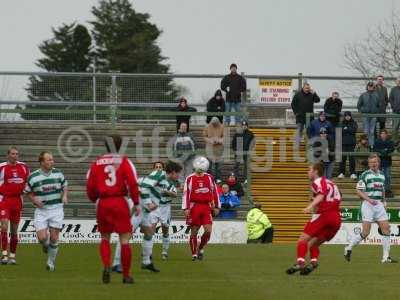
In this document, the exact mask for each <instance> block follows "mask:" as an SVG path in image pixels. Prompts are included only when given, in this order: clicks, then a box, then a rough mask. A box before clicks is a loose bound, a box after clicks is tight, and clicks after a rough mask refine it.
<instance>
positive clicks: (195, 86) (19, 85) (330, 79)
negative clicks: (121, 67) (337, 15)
mask: <svg viewBox="0 0 400 300" xmlns="http://www.w3.org/2000/svg"><path fill="white" fill-rule="evenodd" d="M242 75H243V76H244V77H245V78H246V81H247V92H246V93H245V94H244V95H243V98H244V99H243V100H244V103H245V104H246V105H247V106H248V107H249V106H250V107H253V108H257V107H258V106H260V107H264V108H265V104H261V103H259V101H258V98H259V96H260V87H259V79H261V78H262V79H291V80H292V81H293V87H294V90H298V89H300V88H301V86H302V84H303V83H304V82H310V83H311V84H312V86H313V88H314V89H315V90H316V91H317V92H318V94H319V95H320V97H321V100H322V101H321V102H322V103H323V102H324V99H325V98H327V97H329V95H330V93H331V92H332V91H339V92H341V98H342V99H343V100H344V104H345V105H347V106H354V104H355V99H356V98H357V97H358V95H359V94H360V93H361V92H362V91H363V90H364V85H365V82H366V81H368V80H371V79H373V78H364V77H348V76H347V77H346V76H309V75H304V74H302V73H299V74H296V75H273V74H253V75H252V74H245V73H242ZM223 76H224V74H121V73H48V72H0V104H1V109H2V111H1V116H0V117H1V118H0V120H2V121H18V120H30V119H32V118H33V119H37V120H44V119H58V120H65V119H66V120H68V118H67V117H66V114H65V113H63V112H61V113H59V112H56V111H55V110H57V111H60V109H61V110H70V111H74V110H79V111H80V112H79V111H77V113H76V114H68V115H69V116H74V117H73V118H74V119H80V120H87V121H88V120H92V121H101V120H106V119H107V118H108V116H109V115H110V113H113V110H115V108H116V107H122V106H123V105H126V106H125V107H124V109H123V111H124V112H127V111H129V110H138V111H144V112H145V111H146V110H155V109H156V110H159V111H165V110H171V108H174V107H176V106H177V98H178V97H179V96H185V97H186V98H187V99H188V103H189V105H191V106H194V107H196V108H197V110H198V111H205V104H206V102H207V101H208V100H209V99H210V98H211V97H212V96H213V95H214V93H215V91H216V90H217V89H219V88H220V82H221V79H222V77H223ZM394 80H395V78H387V79H386V81H387V83H388V85H389V86H391V85H393V81H394ZM320 106H321V104H319V105H317V108H318V107H320ZM270 107H271V108H278V107H281V108H285V107H286V108H288V104H285V105H280V106H279V105H274V106H270ZM15 108H17V109H19V110H20V111H19V113H16V110H14V111H13V112H14V113H12V112H11V111H7V110H9V109H15ZM32 109H35V110H37V109H42V110H43V113H42V114H39V113H34V112H33V110H32ZM82 110H85V111H84V112H83V111H82ZM45 111H47V112H45ZM89 111H91V112H92V113H90V114H89ZM144 114H145V113H144ZM78 116H80V117H78ZM130 119H132V117H131V118H130ZM139 119H141V118H139ZM163 119H168V117H166V115H165V118H163ZM195 119H196V118H195Z"/></svg>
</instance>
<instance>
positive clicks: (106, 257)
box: [100, 239, 111, 268]
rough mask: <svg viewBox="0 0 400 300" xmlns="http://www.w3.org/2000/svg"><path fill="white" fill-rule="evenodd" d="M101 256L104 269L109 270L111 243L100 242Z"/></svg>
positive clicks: (103, 240) (106, 241)
mask: <svg viewBox="0 0 400 300" xmlns="http://www.w3.org/2000/svg"><path fill="white" fill-rule="evenodd" d="M100 256H101V261H102V262H103V266H104V268H109V267H110V265H111V246H110V241H108V240H105V239H102V240H101V242H100Z"/></svg>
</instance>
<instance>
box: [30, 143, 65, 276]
mask: <svg viewBox="0 0 400 300" xmlns="http://www.w3.org/2000/svg"><path fill="white" fill-rule="evenodd" d="M39 163H40V169H38V170H36V171H35V172H32V173H31V174H30V175H29V177H28V180H27V184H26V188H25V192H26V193H28V196H29V198H30V200H31V201H32V203H33V204H34V205H35V207H36V209H35V213H34V225H35V228H36V235H37V238H38V240H39V242H40V243H41V244H42V246H43V251H44V252H45V253H47V255H48V258H47V266H46V268H47V270H49V271H54V270H55V261H56V256H57V252H58V237H59V233H60V230H61V228H62V225H63V221H64V208H63V205H64V204H67V203H68V197H67V194H68V190H67V181H66V180H65V177H64V175H63V173H62V172H61V171H60V170H58V169H55V168H54V159H53V155H52V154H51V152H48V151H43V152H42V153H40V155H39ZM48 232H50V236H49V234H48Z"/></svg>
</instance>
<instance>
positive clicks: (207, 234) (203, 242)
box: [199, 232, 211, 250]
mask: <svg viewBox="0 0 400 300" xmlns="http://www.w3.org/2000/svg"><path fill="white" fill-rule="evenodd" d="M210 236H211V233H210V232H204V233H203V235H202V236H201V241H200V246H199V250H201V249H203V248H204V246H205V245H207V243H208V241H209V240H210Z"/></svg>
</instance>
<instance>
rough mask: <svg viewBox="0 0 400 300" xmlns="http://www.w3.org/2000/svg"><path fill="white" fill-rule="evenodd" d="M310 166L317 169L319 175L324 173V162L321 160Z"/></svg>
mask: <svg viewBox="0 0 400 300" xmlns="http://www.w3.org/2000/svg"><path fill="white" fill-rule="evenodd" d="M312 168H313V170H315V171H317V173H318V176H319V177H321V176H323V175H324V164H323V163H322V162H317V163H315V164H312Z"/></svg>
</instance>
